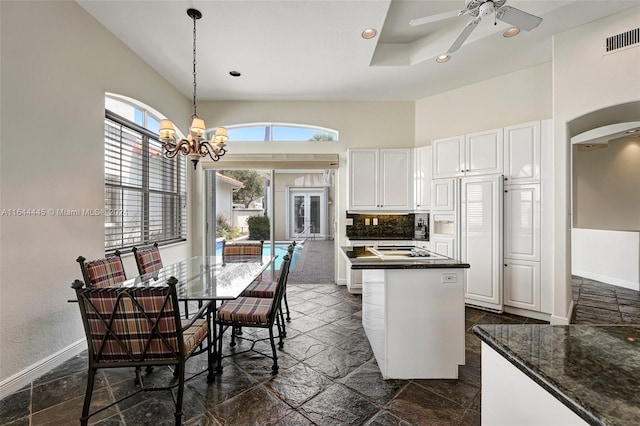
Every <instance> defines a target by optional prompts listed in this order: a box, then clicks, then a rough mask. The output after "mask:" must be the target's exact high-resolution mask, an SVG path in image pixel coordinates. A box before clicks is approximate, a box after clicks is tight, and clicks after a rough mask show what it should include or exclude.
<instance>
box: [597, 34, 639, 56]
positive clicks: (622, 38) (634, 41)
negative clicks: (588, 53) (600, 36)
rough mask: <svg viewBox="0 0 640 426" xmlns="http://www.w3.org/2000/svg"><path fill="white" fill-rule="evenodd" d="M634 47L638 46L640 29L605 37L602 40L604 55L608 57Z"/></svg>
mask: <svg viewBox="0 0 640 426" xmlns="http://www.w3.org/2000/svg"><path fill="white" fill-rule="evenodd" d="M635 46H640V28H635V29H633V30H629V31H625V32H623V33H620V34H616V35H613V36H610V37H607V38H606V39H605V40H604V54H605V55H608V54H610V53H614V52H618V51H620V50H623V49H628V48H630V47H635Z"/></svg>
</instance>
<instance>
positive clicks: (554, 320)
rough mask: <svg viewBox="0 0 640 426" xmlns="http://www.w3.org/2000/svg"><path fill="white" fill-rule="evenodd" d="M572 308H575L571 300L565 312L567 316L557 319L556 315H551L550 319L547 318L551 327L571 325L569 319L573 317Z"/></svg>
mask: <svg viewBox="0 0 640 426" xmlns="http://www.w3.org/2000/svg"><path fill="white" fill-rule="evenodd" d="M574 308H575V305H574V303H573V300H571V303H570V304H569V309H568V311H567V316H566V317H559V316H556V315H551V318H549V322H550V323H551V325H569V324H570V323H571V317H572V316H573V309H574Z"/></svg>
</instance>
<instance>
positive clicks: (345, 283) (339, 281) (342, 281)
mask: <svg viewBox="0 0 640 426" xmlns="http://www.w3.org/2000/svg"><path fill="white" fill-rule="evenodd" d="M336 284H338V285H347V279H346V278H339V279H338V282H336Z"/></svg>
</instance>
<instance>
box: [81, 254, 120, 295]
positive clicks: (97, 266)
mask: <svg viewBox="0 0 640 426" xmlns="http://www.w3.org/2000/svg"><path fill="white" fill-rule="evenodd" d="M76 261H77V262H78V263H79V264H80V270H81V271H82V277H83V278H84V282H85V284H86V285H87V287H114V286H117V285H118V284H120V283H122V282H123V281H126V280H127V275H126V274H125V272H124V266H123V265H122V259H121V258H120V252H119V251H118V250H116V251H115V253H114V254H113V255H112V256H107V257H105V258H103V259H97V260H90V261H87V259H85V258H84V257H83V256H79V257H78V258H77V259H76Z"/></svg>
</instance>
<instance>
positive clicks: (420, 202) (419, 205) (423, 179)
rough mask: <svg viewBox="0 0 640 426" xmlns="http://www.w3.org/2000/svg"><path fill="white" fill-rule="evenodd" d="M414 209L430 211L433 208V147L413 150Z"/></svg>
mask: <svg viewBox="0 0 640 426" xmlns="http://www.w3.org/2000/svg"><path fill="white" fill-rule="evenodd" d="M413 190H414V191H413V204H414V205H413V209H414V210H415V211H429V210H430V208H431V146H421V147H419V148H415V149H414V150H413Z"/></svg>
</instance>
